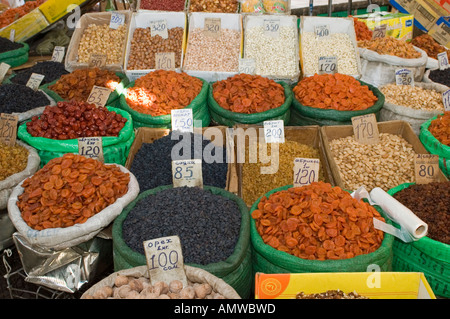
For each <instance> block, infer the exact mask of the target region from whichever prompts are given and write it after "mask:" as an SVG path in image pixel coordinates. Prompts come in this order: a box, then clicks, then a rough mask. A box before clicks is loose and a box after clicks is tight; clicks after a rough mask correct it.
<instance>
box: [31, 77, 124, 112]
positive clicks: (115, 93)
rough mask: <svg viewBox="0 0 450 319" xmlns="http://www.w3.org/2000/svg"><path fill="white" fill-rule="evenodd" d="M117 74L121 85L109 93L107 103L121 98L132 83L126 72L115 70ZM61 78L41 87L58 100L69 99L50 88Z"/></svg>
mask: <svg viewBox="0 0 450 319" xmlns="http://www.w3.org/2000/svg"><path fill="white" fill-rule="evenodd" d="M115 74H116V75H117V76H118V77H119V78H120V79H121V81H120V83H119V85H118V86H117V87H116V89H115V90H114V91H112V92H111V94H110V95H109V98H108V101H107V102H106V104H107V105H108V104H112V103H113V102H115V101H116V100H117V99H119V97H120V94H121V93H122V91H123V90H124V89H125V87H126V86H127V85H128V84H129V83H130V80H128V77H127V76H126V74H124V73H120V72H115ZM59 80H60V79H57V80H54V81H53V82H50V83H47V84H44V85H41V86H40V89H41V90H42V91H44V92H45V93H47V94H48V95H49V96H51V97H52V98H53V99H54V100H55V101H56V102H61V101H68V100H65V99H63V98H62V97H61V96H60V95H59V94H58V93H56V92H55V91H53V90H51V89H50V86H52V85H53V84H55V83H56V82H58V81H59Z"/></svg>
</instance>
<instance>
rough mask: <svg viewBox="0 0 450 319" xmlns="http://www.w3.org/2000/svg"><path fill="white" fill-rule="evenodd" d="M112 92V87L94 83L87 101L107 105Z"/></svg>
mask: <svg viewBox="0 0 450 319" xmlns="http://www.w3.org/2000/svg"><path fill="white" fill-rule="evenodd" d="M110 94H111V90H110V89H108V88H105V87H101V86H96V85H94V87H93V88H92V90H91V93H90V94H89V97H88V99H87V101H86V102H88V103H90V104H95V105H97V106H105V105H106V103H107V102H108V99H109V95H110Z"/></svg>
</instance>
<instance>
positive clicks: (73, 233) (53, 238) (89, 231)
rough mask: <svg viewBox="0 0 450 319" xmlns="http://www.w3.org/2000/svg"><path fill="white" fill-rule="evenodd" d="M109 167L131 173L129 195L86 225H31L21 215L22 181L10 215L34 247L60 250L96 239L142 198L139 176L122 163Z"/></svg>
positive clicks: (12, 198)
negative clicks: (38, 228)
mask: <svg viewBox="0 0 450 319" xmlns="http://www.w3.org/2000/svg"><path fill="white" fill-rule="evenodd" d="M107 165H117V166H119V168H120V170H121V171H122V172H125V173H129V174H130V182H129V183H128V192H127V193H126V194H125V195H124V196H122V197H120V198H118V199H117V200H116V201H115V202H114V203H113V204H111V205H109V206H108V207H106V208H105V209H103V210H102V211H100V212H98V213H97V214H95V215H94V216H92V217H90V218H89V219H88V220H87V221H86V222H85V223H83V224H75V225H73V226H70V227H66V228H48V229H44V230H34V229H32V228H31V227H30V226H28V225H27V223H26V222H25V221H24V220H23V218H22V216H21V212H20V209H19V208H18V207H17V200H18V197H19V195H21V194H22V193H23V190H24V189H23V187H22V183H23V181H22V182H21V183H20V184H19V185H17V186H16V187H15V188H14V189H13V191H12V193H11V196H10V197H9V199H8V215H9V218H10V219H11V221H12V223H13V224H14V226H15V227H16V229H17V231H18V232H19V233H20V234H21V235H22V236H24V237H25V238H26V240H27V241H28V242H29V243H30V244H32V245H37V246H40V247H43V248H53V249H56V250H59V249H65V248H68V247H73V246H76V245H78V244H80V243H82V242H85V241H88V240H90V239H91V238H93V237H94V236H96V235H97V234H98V233H99V232H100V231H101V230H102V229H104V228H105V227H107V226H108V225H109V224H110V223H111V222H113V221H114V219H115V218H116V217H117V216H119V214H120V213H121V212H122V210H123V209H124V208H125V207H126V206H127V205H128V204H129V203H131V202H132V201H133V200H134V199H135V198H136V197H137V196H138V195H139V184H138V182H137V180H136V177H135V176H134V175H133V174H132V173H131V172H130V171H129V170H128V169H126V168H125V167H123V166H121V165H118V164H107Z"/></svg>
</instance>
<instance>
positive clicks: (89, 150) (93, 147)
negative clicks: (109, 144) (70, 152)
mask: <svg viewBox="0 0 450 319" xmlns="http://www.w3.org/2000/svg"><path fill="white" fill-rule="evenodd" d="M78 154H80V155H82V156H85V157H88V158H93V159H96V160H98V161H100V162H103V161H104V157H103V143H102V138H101V136H93V137H80V138H79V139H78Z"/></svg>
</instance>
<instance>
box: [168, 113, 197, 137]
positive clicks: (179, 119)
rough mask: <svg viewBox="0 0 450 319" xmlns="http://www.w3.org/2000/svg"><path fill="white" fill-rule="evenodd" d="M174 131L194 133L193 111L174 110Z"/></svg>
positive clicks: (172, 114)
mask: <svg viewBox="0 0 450 319" xmlns="http://www.w3.org/2000/svg"><path fill="white" fill-rule="evenodd" d="M171 116H172V131H180V132H191V133H194V118H193V116H192V109H179V110H172V111H171Z"/></svg>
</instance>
